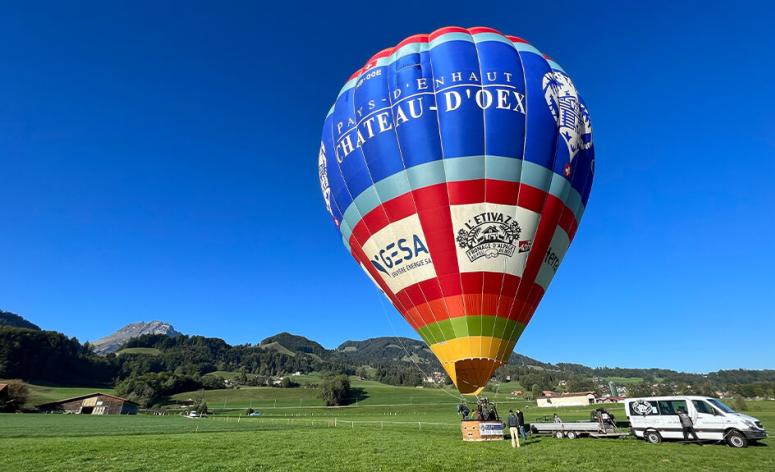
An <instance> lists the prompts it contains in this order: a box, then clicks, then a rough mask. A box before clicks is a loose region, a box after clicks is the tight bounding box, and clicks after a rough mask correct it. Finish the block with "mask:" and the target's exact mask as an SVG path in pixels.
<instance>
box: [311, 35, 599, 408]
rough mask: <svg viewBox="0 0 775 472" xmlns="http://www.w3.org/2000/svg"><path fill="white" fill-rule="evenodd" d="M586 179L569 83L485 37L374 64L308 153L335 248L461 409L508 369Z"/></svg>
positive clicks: (589, 162)
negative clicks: (428, 359) (402, 323)
mask: <svg viewBox="0 0 775 472" xmlns="http://www.w3.org/2000/svg"><path fill="white" fill-rule="evenodd" d="M593 172H594V148H593V146H592V127H591V124H590V118H589V113H588V111H587V107H586V105H585V104H584V101H583V100H582V98H581V96H580V95H579V93H578V91H577V90H576V87H575V85H574V84H573V82H572V81H571V79H570V77H569V76H568V75H567V74H566V73H565V71H564V70H563V69H562V67H560V66H559V65H558V64H557V63H556V62H555V61H553V60H552V59H550V58H549V57H548V56H546V55H544V54H542V53H541V52H540V51H538V49H536V48H535V47H533V46H531V45H530V44H528V43H527V42H526V41H525V40H523V39H520V38H518V37H515V36H506V35H504V34H502V33H500V32H498V31H496V30H494V29H491V28H483V27H476V28H467V29H466V28H459V27H447V28H442V29H439V30H437V31H434V32H433V33H431V34H418V35H415V36H411V37H409V38H406V39H405V40H403V41H401V42H400V43H398V45H396V46H395V47H392V48H388V49H385V50H383V51H381V52H379V53H377V54H375V55H374V56H373V57H372V58H371V59H369V60H368V61H367V62H366V64H365V65H364V66H363V67H362V68H361V69H359V70H358V71H356V72H355V73H354V74H353V75H352V76H351V77H350V78H349V80H348V81H347V82H346V83H345V85H344V87H343V88H342V89H341V91H340V92H339V95H338V97H337V98H336V101H335V103H334V105H333V106H332V107H331V109H330V111H329V112H328V115H327V116H326V119H325V122H324V125H323V136H322V140H321V143H320V152H319V154H318V173H319V177H320V187H321V190H322V192H323V198H324V200H325V204H326V209H327V210H328V212H329V213H330V214H331V216H332V217H333V220H334V222H335V224H336V225H337V227H338V228H339V231H340V233H341V236H342V242H343V243H344V245H345V247H346V248H347V249H348V251H349V252H350V253H351V254H352V256H353V257H354V258H355V260H356V261H357V262H358V264H359V265H360V266H361V267H362V268H363V270H364V271H365V272H366V274H367V275H368V276H369V277H370V278H371V279H372V281H373V282H374V283H375V284H376V285H377V286H378V287H379V288H380V289H381V290H382V291H383V292H384V294H385V295H386V296H387V297H388V298H389V299H390V301H391V302H392V303H393V305H394V306H395V307H396V309H397V310H398V311H399V312H400V313H401V315H403V317H404V319H406V321H407V322H409V323H410V324H411V326H412V327H413V328H414V329H415V330H416V331H417V333H418V334H419V335H420V336H421V337H422V339H423V340H424V341H425V342H426V343H427V344H428V346H429V347H430V349H431V350H432V351H433V353H434V354H435V355H436V357H437V358H438V359H439V361H440V362H441V364H442V366H443V367H444V369H445V370H446V372H447V373H448V374H449V376H450V377H451V378H452V381H453V382H454V383H455V385H456V386H457V388H458V390H459V391H460V392H461V393H462V394H478V393H479V392H480V391H481V390H482V389H483V388H484V386H485V385H486V384H487V381H488V380H489V379H490V377H491V376H492V374H493V372H494V371H495V369H497V368H498V367H499V366H501V365H502V364H504V363H505V362H507V361H508V358H509V356H510V355H511V353H512V352H513V350H514V347H515V344H516V342H517V339H518V338H519V336H520V334H521V333H522V331H523V330H524V329H525V326H526V325H527V323H528V322H529V321H530V318H531V317H532V315H533V313H534V312H535V310H536V307H537V306H538V303H539V302H540V300H541V298H542V297H543V295H544V293H545V291H546V288H547V286H548V285H549V282H550V281H551V280H552V277H553V276H554V274H555V272H556V271H557V268H558V266H559V265H560V262H561V261H562V259H563V257H564V255H565V253H566V251H567V249H568V246H569V244H570V242H571V240H572V239H573V236H574V235H575V233H576V230H577V228H578V224H579V221H580V220H581V216H582V214H583V213H584V209H585V206H586V203H587V199H588V197H589V192H590V188H591V185H592V175H593Z"/></svg>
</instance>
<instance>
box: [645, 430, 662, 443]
mask: <svg viewBox="0 0 775 472" xmlns="http://www.w3.org/2000/svg"><path fill="white" fill-rule="evenodd" d="M643 439H645V440H646V441H648V442H650V443H651V444H659V443H661V442H662V435H661V434H659V433H658V432H656V431H646V432H645V433H643Z"/></svg>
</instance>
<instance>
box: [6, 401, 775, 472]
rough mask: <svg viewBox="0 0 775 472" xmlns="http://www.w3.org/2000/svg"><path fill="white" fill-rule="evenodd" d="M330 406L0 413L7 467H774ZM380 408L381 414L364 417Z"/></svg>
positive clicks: (757, 455)
mask: <svg viewBox="0 0 775 472" xmlns="http://www.w3.org/2000/svg"><path fill="white" fill-rule="evenodd" d="M751 404H752V405H751V408H752V409H754V410H758V411H753V412H751V413H752V414H753V415H755V416H757V417H759V418H760V419H762V420H763V421H764V423H765V426H768V425H772V424H775V402H751ZM380 408H382V409H384V410H385V411H387V410H390V409H392V410H395V411H397V412H399V415H398V416H397V417H389V416H382V417H381V418H380V417H379V415H376V413H375V412H376V411H377V410H379V409H380ZM416 409H424V410H426V411H429V412H432V415H430V416H432V417H433V418H434V419H437V420H439V421H438V422H437V423H435V424H430V423H427V422H425V423H423V424H417V423H416V421H417V417H415V416H412V415H413V414H414V413H413V412H414V411H415V410H416ZM298 410H299V409H297V410H296V411H297V412H298ZM588 410H589V409H588V408H586V409H585V408H562V409H558V411H559V412H560V414H561V415H562V416H564V417H566V418H569V419H570V418H573V417H579V418H583V417H586V415H587V414H588ZM287 411H291V409H287ZM328 411H330V412H331V413H335V414H336V415H335V416H333V417H332V416H322V417H321V416H317V417H315V416H312V415H307V416H289V417H287V418H282V417H279V416H269V417H260V418H247V417H240V418H235V417H212V418H205V419H199V420H196V419H187V418H183V417H180V416H143V415H140V416H123V417H117V416H113V417H98V416H76V415H42V414H37V415H33V414H28V415H8V414H7V415H0V470H19V471H21V470H41V471H48V470H50V471H60V470H77V471H92V470H93V471H111V470H117V471H118V470H120V471H147V470H148V471H150V470H230V469H233V470H306V471H309V470H406V471H412V470H421V471H428V470H458V471H459V470H461V469H472V470H477V471H483V470H484V471H488V470H518V469H525V470H528V469H529V470H531V471H549V470H561V471H562V470H568V471H617V470H629V469H642V468H644V467H647V468H648V469H649V470H650V471H661V470H665V471H674V470H681V471H682V472H685V471H704V470H708V471H710V470H775V448H771V447H769V446H765V445H761V446H756V447H749V448H747V449H731V448H728V447H725V446H716V445H706V446H702V447H700V446H696V445H687V446H684V445H681V444H676V443H672V444H670V443H666V444H661V445H658V446H654V445H650V444H647V443H645V442H643V441H638V440H634V439H620V440H595V439H578V440H567V439H565V440H557V439H553V438H550V437H540V438H532V439H531V440H529V441H528V442H527V444H525V445H524V446H523V447H522V448H520V449H512V448H511V447H510V445H509V443H508V442H507V441H502V442H492V443H464V442H463V441H461V440H460V432H459V429H458V427H459V424H458V422H457V418H456V416H455V414H454V411H450V409H449V408H448V405H424V406H422V405H420V406H418V405H405V404H400V405H393V406H392V407H391V406H386V407H379V408H378V407H368V406H367V407H358V408H346V409H330V410H328ZM528 412H529V413H528V417H535V416H538V413H541V414H543V412H544V410H543V409H542V410H541V411H540V412H539V411H537V409H536V408H532V409H528ZM363 413H367V414H363ZM371 416H376V418H377V419H376V420H373V421H372V422H365V421H368V420H369V417H371ZM333 418H336V427H334V419H333ZM428 419H430V418H421V421H427V420H428ZM348 420H349V421H353V422H352V423H349V422H348ZM361 421H363V422H361Z"/></svg>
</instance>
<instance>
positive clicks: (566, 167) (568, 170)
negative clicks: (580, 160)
mask: <svg viewBox="0 0 775 472" xmlns="http://www.w3.org/2000/svg"><path fill="white" fill-rule="evenodd" d="M571 170H573V169H572V168H571V166H570V163H568V164H565V168H564V169H563V170H562V172H563V173H564V174H565V177H570V173H571Z"/></svg>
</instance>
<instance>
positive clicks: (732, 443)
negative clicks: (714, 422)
mask: <svg viewBox="0 0 775 472" xmlns="http://www.w3.org/2000/svg"><path fill="white" fill-rule="evenodd" d="M727 444H729V447H734V448H740V447H747V446H748V439H746V437H745V436H743V435H742V433H740V431H734V430H733V431H730V432H729V433H727Z"/></svg>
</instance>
